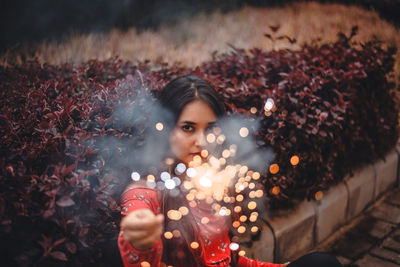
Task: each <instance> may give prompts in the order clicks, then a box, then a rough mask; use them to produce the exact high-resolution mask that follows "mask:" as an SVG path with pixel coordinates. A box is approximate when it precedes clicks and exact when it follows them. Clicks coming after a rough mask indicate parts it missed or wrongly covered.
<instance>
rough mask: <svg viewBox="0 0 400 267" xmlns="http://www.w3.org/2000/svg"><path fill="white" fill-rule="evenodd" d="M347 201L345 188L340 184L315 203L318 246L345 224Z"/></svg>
mask: <svg viewBox="0 0 400 267" xmlns="http://www.w3.org/2000/svg"><path fill="white" fill-rule="evenodd" d="M347 200H348V193H347V189H346V186H345V185H344V184H342V183H341V184H338V185H336V186H334V187H331V188H330V189H329V190H328V191H327V192H325V194H324V197H323V198H322V199H321V200H320V201H317V202H315V208H316V218H317V220H316V227H317V228H316V230H317V231H316V240H317V243H318V244H319V243H320V242H322V241H323V240H325V239H326V238H327V237H329V236H330V235H331V234H333V233H334V231H335V230H336V229H338V228H339V227H340V226H341V225H343V224H344V223H345V222H346V211H347Z"/></svg>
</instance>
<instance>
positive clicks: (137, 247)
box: [118, 187, 164, 267]
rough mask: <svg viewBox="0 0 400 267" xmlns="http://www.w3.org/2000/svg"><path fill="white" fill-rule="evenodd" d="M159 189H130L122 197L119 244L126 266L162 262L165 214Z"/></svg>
mask: <svg viewBox="0 0 400 267" xmlns="http://www.w3.org/2000/svg"><path fill="white" fill-rule="evenodd" d="M159 208H160V203H159V201H158V198H157V192H156V191H155V190H153V189H149V188H145V187H136V188H130V189H128V190H126V191H125V192H124V193H123V195H122V197H121V214H122V219H121V230H120V235H119V237H118V247H119V250H120V253H121V257H122V261H123V263H124V266H125V267H128V266H129V267H136V266H141V263H142V262H147V263H149V264H150V265H151V266H159V265H160V263H161V257H162V251H163V245H162V240H161V237H160V236H161V233H162V230H163V219H164V218H163V215H161V214H159V212H160V209H159Z"/></svg>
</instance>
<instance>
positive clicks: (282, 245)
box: [267, 201, 315, 262]
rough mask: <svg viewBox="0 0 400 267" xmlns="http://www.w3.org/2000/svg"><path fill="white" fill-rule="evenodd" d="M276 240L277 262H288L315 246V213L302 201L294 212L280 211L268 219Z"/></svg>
mask: <svg viewBox="0 0 400 267" xmlns="http://www.w3.org/2000/svg"><path fill="white" fill-rule="evenodd" d="M267 221H268V223H269V225H270V226H271V227H272V230H273V232H274V235H275V238H276V243H275V244H276V246H275V257H274V259H275V262H286V261H288V260H293V257H295V256H298V255H300V254H301V253H304V252H306V251H307V250H309V249H311V248H312V247H313V245H314V226H315V211H314V207H313V204H312V203H311V202H308V201H302V202H300V203H299V204H297V205H296V206H295V208H294V209H292V210H279V211H277V212H275V213H274V214H271V217H269V218H268V219H267Z"/></svg>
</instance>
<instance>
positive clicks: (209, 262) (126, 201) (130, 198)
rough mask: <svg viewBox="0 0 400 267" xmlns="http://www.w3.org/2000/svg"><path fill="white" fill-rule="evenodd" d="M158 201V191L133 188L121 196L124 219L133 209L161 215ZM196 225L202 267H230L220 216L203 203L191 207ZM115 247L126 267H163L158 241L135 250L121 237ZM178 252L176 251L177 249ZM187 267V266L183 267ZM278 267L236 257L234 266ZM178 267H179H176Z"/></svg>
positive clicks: (161, 246)
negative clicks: (201, 248)
mask: <svg viewBox="0 0 400 267" xmlns="http://www.w3.org/2000/svg"><path fill="white" fill-rule="evenodd" d="M160 206H161V205H160V201H159V199H158V197H157V190H155V189H151V188H146V187H135V188H131V189H129V190H127V191H126V192H124V193H123V194H122V197H121V208H122V211H121V214H122V216H126V215H127V214H129V213H130V212H132V211H134V210H139V209H144V208H148V209H150V210H151V211H153V212H154V214H159V213H161V207H160ZM190 212H191V213H192V214H193V216H194V218H195V221H196V223H197V225H198V228H197V229H198V233H197V234H198V236H197V238H198V239H199V240H201V241H202V242H203V243H202V244H203V246H202V247H203V251H202V253H201V255H202V256H201V257H202V260H203V264H204V266H229V263H230V262H231V250H230V248H229V245H230V239H229V236H228V227H227V225H226V221H225V219H224V218H223V217H220V216H218V217H216V216H213V215H211V216H210V214H211V213H210V209H209V205H207V204H206V203H205V202H204V203H203V204H199V205H198V206H197V207H196V208H191V209H190ZM204 217H207V218H208V223H206V224H204V223H200V221H201V218H204ZM118 247H119V250H120V253H121V257H122V261H123V263H124V266H125V267H136V266H137V267H139V266H141V264H142V263H143V262H148V263H149V264H150V265H151V266H152V267H153V266H155V267H159V266H166V265H165V264H164V263H162V261H161V260H162V256H163V242H162V239H161V238H160V239H159V240H158V241H157V242H156V243H155V244H154V245H153V247H152V248H151V249H150V250H146V251H140V250H136V249H135V248H134V247H133V246H132V245H131V244H130V243H129V242H127V241H125V240H124V238H123V236H122V234H120V235H119V238H118ZM176 252H177V253H179V248H177V249H176ZM185 265H186V264H185ZM261 266H262V267H280V266H282V265H281V264H273V263H265V262H261V261H258V260H253V259H249V258H246V257H242V256H239V258H238V262H237V267H261ZM175 267H180V266H175Z"/></svg>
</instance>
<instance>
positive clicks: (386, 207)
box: [368, 202, 400, 224]
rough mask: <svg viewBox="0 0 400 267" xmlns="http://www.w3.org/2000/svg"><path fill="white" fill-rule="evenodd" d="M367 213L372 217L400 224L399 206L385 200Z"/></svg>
mask: <svg viewBox="0 0 400 267" xmlns="http://www.w3.org/2000/svg"><path fill="white" fill-rule="evenodd" d="M368 213H369V215H371V216H372V217H374V218H377V219H380V220H383V221H386V222H390V223H393V224H400V208H398V207H396V206H393V205H390V204H388V203H386V202H382V203H381V204H380V205H377V206H376V207H373V208H372V209H371V210H370V211H369V212H368Z"/></svg>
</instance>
